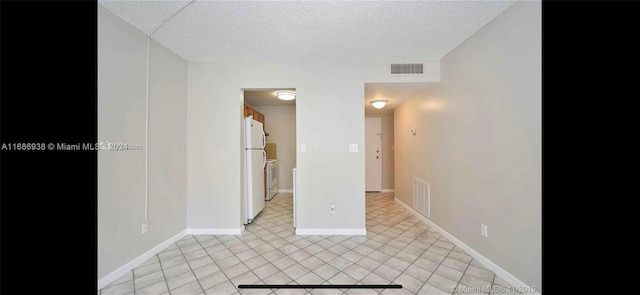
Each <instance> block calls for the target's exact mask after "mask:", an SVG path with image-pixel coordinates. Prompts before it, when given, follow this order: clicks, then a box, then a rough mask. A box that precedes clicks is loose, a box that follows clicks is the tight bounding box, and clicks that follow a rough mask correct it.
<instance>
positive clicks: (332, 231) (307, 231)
mask: <svg viewBox="0 0 640 295" xmlns="http://www.w3.org/2000/svg"><path fill="white" fill-rule="evenodd" d="M296 235H302V236H311V235H321V236H364V235H367V229H366V228H296Z"/></svg>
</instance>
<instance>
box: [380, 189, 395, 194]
mask: <svg viewBox="0 0 640 295" xmlns="http://www.w3.org/2000/svg"><path fill="white" fill-rule="evenodd" d="M382 192H383V193H395V192H396V189H394V188H383V189H382Z"/></svg>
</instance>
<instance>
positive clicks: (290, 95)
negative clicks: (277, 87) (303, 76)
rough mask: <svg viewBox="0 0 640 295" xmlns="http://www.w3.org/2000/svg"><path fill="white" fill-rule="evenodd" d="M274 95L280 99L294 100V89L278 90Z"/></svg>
mask: <svg viewBox="0 0 640 295" xmlns="http://www.w3.org/2000/svg"><path fill="white" fill-rule="evenodd" d="M276 96H277V97H278V99H282V100H294V99H296V92H295V91H278V92H276Z"/></svg>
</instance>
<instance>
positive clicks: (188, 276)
mask: <svg viewBox="0 0 640 295" xmlns="http://www.w3.org/2000/svg"><path fill="white" fill-rule="evenodd" d="M194 281H196V276H195V275H194V274H193V273H192V272H190V271H189V272H185V273H182V274H180V275H177V276H175V277H172V278H170V279H167V285H169V290H173V289H175V288H178V287H181V286H183V285H186V284H188V283H191V282H194Z"/></svg>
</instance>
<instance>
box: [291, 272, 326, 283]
mask: <svg viewBox="0 0 640 295" xmlns="http://www.w3.org/2000/svg"><path fill="white" fill-rule="evenodd" d="M296 282H297V283H298V284H300V285H319V284H321V283H322V282H324V279H323V278H321V277H320V276H318V275H317V274H315V273H313V272H309V273H307V274H305V275H303V276H301V277H299V278H298V279H296Z"/></svg>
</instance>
